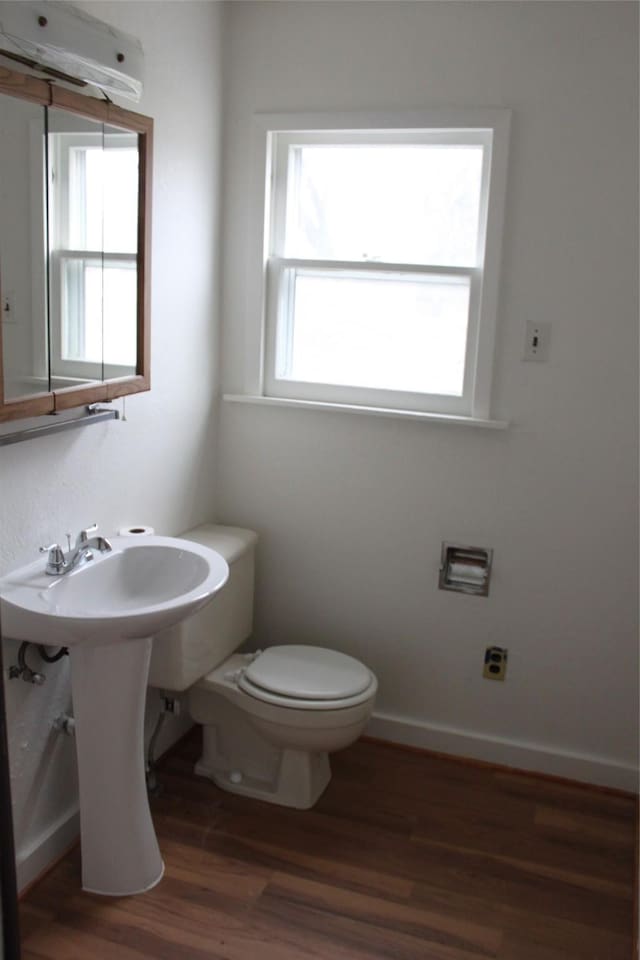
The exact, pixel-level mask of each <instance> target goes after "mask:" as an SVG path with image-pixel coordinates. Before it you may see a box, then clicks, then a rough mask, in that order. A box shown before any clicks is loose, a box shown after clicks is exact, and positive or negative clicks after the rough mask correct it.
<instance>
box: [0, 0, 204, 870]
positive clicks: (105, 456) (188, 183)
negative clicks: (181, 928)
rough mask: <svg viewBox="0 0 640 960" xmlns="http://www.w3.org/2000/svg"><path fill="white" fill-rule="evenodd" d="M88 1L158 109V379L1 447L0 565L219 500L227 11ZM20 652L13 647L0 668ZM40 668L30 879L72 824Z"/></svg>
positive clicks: (55, 683) (179, 520)
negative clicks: (119, 414) (104, 410)
mask: <svg viewBox="0 0 640 960" xmlns="http://www.w3.org/2000/svg"><path fill="white" fill-rule="evenodd" d="M86 7H87V9H88V10H89V11H90V12H91V13H92V14H93V15H94V16H96V17H99V18H101V19H103V20H105V21H107V22H109V23H110V24H112V25H113V26H115V27H119V28H120V29H123V30H126V31H127V32H129V33H132V34H134V35H135V36H137V37H139V38H140V39H141V41H142V43H143V46H144V50H145V56H146V82H145V93H144V98H143V100H142V102H141V103H140V105H139V107H137V108H135V107H134V109H138V110H139V111H140V112H141V113H147V114H149V115H151V116H152V117H153V118H154V120H155V137H154V145H155V151H154V189H153V251H152V277H153V281H152V374H151V379H152V390H151V393H148V394H141V395H138V396H135V397H131V398H129V399H128V400H127V402H126V413H127V421H126V422H125V423H109V424H106V425H96V426H91V427H87V428H86V429H84V428H83V429H80V430H76V431H73V432H72V433H70V434H66V435H57V436H55V437H52V438H49V439H44V440H37V441H29V442H27V443H24V444H19V445H15V446H10V447H5V448H2V449H0V491H1V494H0V497H1V504H2V505H1V507H0V575H1V574H3V573H5V572H7V571H9V570H10V569H12V568H14V567H16V566H19V565H20V564H23V563H26V562H27V561H30V560H32V559H33V558H34V557H35V556H36V555H37V550H38V547H39V546H40V544H48V543H51V542H53V541H56V540H62V542H64V534H65V532H66V531H68V530H69V531H72V532H73V533H74V534H75V533H76V532H77V531H78V530H79V529H80V528H81V527H83V526H86V525H87V524H88V523H91V522H93V521H98V522H99V524H100V527H101V530H102V531H104V532H105V533H107V534H108V533H109V532H113V531H115V530H116V529H118V528H119V527H121V526H123V525H128V524H130V523H136V522H140V523H145V524H151V525H153V526H154V527H155V528H156V531H157V532H159V533H167V534H176V533H180V532H181V531H183V530H185V529H188V528H189V527H190V526H193V525H194V524H197V523H200V522H202V521H204V520H208V519H210V518H211V516H212V511H213V498H214V485H213V463H214V447H215V433H216V431H215V415H214V414H215V405H214V399H213V398H214V397H215V393H216V389H217V367H218V348H217V342H218V304H217V297H218V286H219V275H218V271H217V267H216V265H217V262H218V221H219V216H218V204H219V195H220V164H219V148H220V132H219V120H220V116H221V108H220V97H221V56H220V47H221V7H220V5H219V4H217V3H206V4H203V3H189V2H180V3H166V2H162V3H147V2H144V3H117V2H113V3H109V2H105V3H102V2H100V3H87V4H86ZM121 103H122V105H123V106H125V105H127V104H126V102H125V101H121ZM129 106H131V104H130V103H129ZM119 406H121V404H119ZM12 655H13V657H12ZM14 658H15V645H12V644H7V649H6V650H5V664H6V665H7V666H8V664H9V663H10V662H11V661H12V659H14ZM44 672H45V673H46V674H47V682H46V684H45V686H44V687H42V688H35V687H32V686H29V685H27V684H24V683H22V682H21V681H12V682H8V683H7V696H8V723H9V728H10V735H11V743H10V750H11V773H12V788H13V800H14V817H15V829H16V844H17V853H18V863H19V870H20V880H21V882H22V883H24V882H25V881H26V880H28V879H30V877H31V876H32V875H33V874H34V872H37V870H38V869H39V867H41V866H44V865H45V863H46V862H47V859H48V857H49V856H50V855H51V854H52V853H53V852H55V851H56V850H57V849H58V848H59V845H60V844H61V843H63V842H64V841H65V840H70V839H72V838H73V835H74V832H75V830H76V828H77V824H76V821H75V816H74V815H75V811H76V809H77V797H76V784H75V756H74V745H73V742H72V741H69V740H65V738H64V737H60V736H57V735H55V734H54V733H52V731H51V721H52V720H53V719H54V717H55V716H56V715H57V714H59V713H61V712H62V711H64V710H67V709H69V707H70V686H69V671H68V663H66V662H62V663H58V664H54V665H52V666H46V667H45V668H44ZM50 834H51V835H52V840H51V844H50V845H49V846H47V843H46V840H47V837H49V835H50ZM43 843H44V846H42V844H43Z"/></svg>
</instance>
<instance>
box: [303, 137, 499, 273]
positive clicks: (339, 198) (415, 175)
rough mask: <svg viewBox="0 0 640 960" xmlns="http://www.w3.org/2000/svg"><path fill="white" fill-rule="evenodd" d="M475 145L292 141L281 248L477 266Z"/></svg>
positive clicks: (317, 255) (478, 166)
mask: <svg viewBox="0 0 640 960" xmlns="http://www.w3.org/2000/svg"><path fill="white" fill-rule="evenodd" d="M482 157H483V147H482V146H480V145H460V146H458V145H435V144H429V145H424V144H415V145H409V146H406V145H405V146H399V145H387V144H384V145H362V146H356V145H349V146H324V145H323V146H293V147H291V148H290V154H289V172H290V177H289V187H288V197H287V227H286V241H285V256H287V257H310V258H314V259H330V260H331V259H333V260H381V261H386V262H389V263H420V264H434V265H439V264H442V265H444V264H449V265H451V266H475V265H476V258H477V247H478V221H479V210H480V187H481V175H482Z"/></svg>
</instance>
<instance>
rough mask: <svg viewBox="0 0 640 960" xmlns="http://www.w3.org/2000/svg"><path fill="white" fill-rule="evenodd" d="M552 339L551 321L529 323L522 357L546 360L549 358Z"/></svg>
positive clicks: (540, 360) (542, 361)
mask: <svg viewBox="0 0 640 960" xmlns="http://www.w3.org/2000/svg"><path fill="white" fill-rule="evenodd" d="M550 340H551V324H550V323H528V324H527V333H526V340H525V344H524V355H523V358H522V359H523V360H535V361H537V362H538V363H544V362H545V360H548V359H549V342H550Z"/></svg>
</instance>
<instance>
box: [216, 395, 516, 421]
mask: <svg viewBox="0 0 640 960" xmlns="http://www.w3.org/2000/svg"><path fill="white" fill-rule="evenodd" d="M223 400H226V401H227V403H250V404H257V405H259V406H264V407H290V408H293V409H297V410H330V411H333V412H334V413H335V412H341V413H360V414H364V415H366V416H369V417H395V418H396V419H398V420H417V421H420V422H423V421H424V422H426V423H450V424H454V425H457V426H462V427H484V428H485V429H488V430H506V429H507V427H508V426H509V421H508V420H484V419H480V418H479V417H462V416H458V415H455V414H448V413H425V412H423V411H422V410H393V409H391V408H389V407H364V406H360V405H357V406H356V405H355V404H350V403H325V402H324V401H319V400H289V399H286V398H284V397H261V396H257V395H252V394H243V393H225V394H224V395H223Z"/></svg>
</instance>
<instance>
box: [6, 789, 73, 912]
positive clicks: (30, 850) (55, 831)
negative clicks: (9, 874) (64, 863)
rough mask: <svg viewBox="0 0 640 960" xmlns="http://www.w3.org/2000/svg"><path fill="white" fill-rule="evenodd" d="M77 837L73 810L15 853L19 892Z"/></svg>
mask: <svg viewBox="0 0 640 960" xmlns="http://www.w3.org/2000/svg"><path fill="white" fill-rule="evenodd" d="M79 836H80V811H79V810H78V808H77V807H72V808H71V809H70V810H67V811H66V813H64V814H63V815H62V816H61V817H58V819H57V820H55V821H54V822H53V823H52V824H51V825H50V826H49V827H47V829H46V830H44V831H43V832H42V833H41V834H40V835H39V836H37V837H36V838H35V839H34V840H32V841H31V842H30V843H29V844H28V845H27V846H26V847H24V848H22V849H21V850H18V852H17V856H16V873H17V886H18V893H20V892H21V891H22V890H24V889H25V887H28V886H29V884H30V883H33V881H34V880H35V879H36V878H37V877H39V876H40V874H41V873H44V871H45V870H46V869H47V868H48V867H50V866H51V865H52V864H53V863H55V862H56V860H58V859H59V858H60V857H61V856H62V855H63V853H65V852H66V851H67V850H68V849H69V847H70V846H72V845H73V843H75V841H76V840H77V839H78V837H79Z"/></svg>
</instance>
